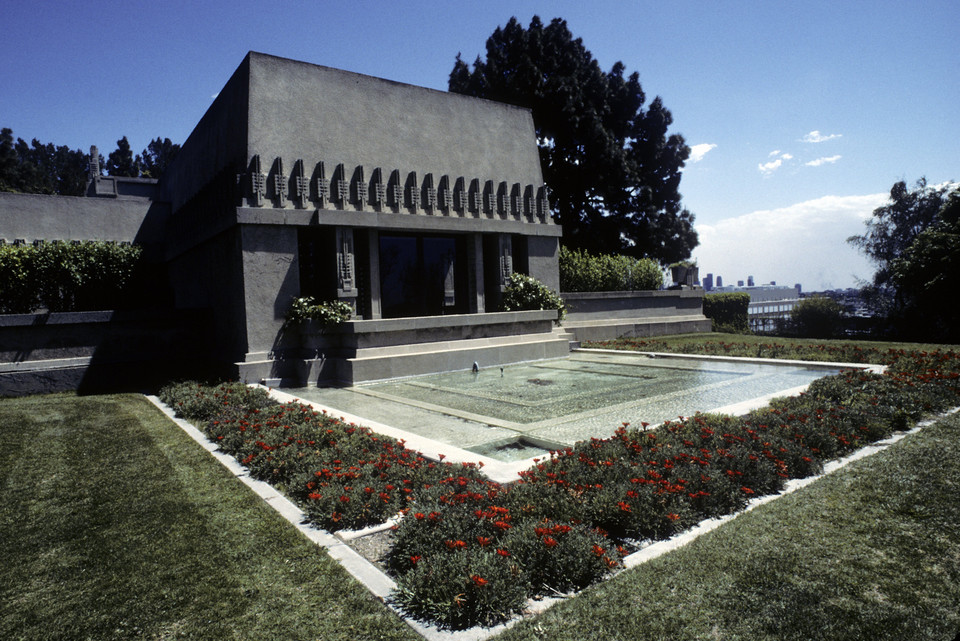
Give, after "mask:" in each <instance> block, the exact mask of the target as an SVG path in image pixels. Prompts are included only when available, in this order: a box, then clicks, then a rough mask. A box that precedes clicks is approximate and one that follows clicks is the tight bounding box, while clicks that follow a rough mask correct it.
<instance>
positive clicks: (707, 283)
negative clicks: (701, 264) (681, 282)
mask: <svg viewBox="0 0 960 641" xmlns="http://www.w3.org/2000/svg"><path fill="white" fill-rule="evenodd" d="M703 289H704V291H708V292H709V291H710V290H712V289H713V274H707V275H706V277H705V278H704V279H703Z"/></svg>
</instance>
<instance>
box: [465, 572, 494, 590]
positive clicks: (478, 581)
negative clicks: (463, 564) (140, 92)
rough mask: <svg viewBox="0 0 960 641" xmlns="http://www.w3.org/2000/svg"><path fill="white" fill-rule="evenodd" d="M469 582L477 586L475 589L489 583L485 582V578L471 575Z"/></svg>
mask: <svg viewBox="0 0 960 641" xmlns="http://www.w3.org/2000/svg"><path fill="white" fill-rule="evenodd" d="M470 580H471V581H473V582H474V583H475V584H476V585H477V587H480V588H482V587H483V586H485V585H486V584H487V583H489V581H487V580H486V579H485V578H483V577H482V576H479V575H476V574H471V575H470Z"/></svg>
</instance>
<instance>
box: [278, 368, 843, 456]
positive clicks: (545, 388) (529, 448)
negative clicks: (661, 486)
mask: <svg viewBox="0 0 960 641" xmlns="http://www.w3.org/2000/svg"><path fill="white" fill-rule="evenodd" d="M836 371H838V367H837V366H836V365H826V366H820V365H816V366H811V365H802V364H792V365H782V364H770V363H769V361H768V362H766V363H756V362H744V361H742V360H736V359H705V358H668V357H662V356H659V355H656V356H650V355H643V354H637V353H627V352H611V351H603V350H577V351H575V352H573V353H571V355H570V356H569V357H568V358H563V359H556V360H549V361H540V362H535V363H525V364H518V365H510V366H506V367H504V368H502V369H501V368H500V367H490V368H483V367H481V368H480V371H478V372H472V371H463V372H452V373H446V374H439V375H432V376H421V377H416V378H410V379H401V380H395V381H385V382H379V383H371V384H365V385H362V386H356V387H348V388H322V387H321V388H318V387H303V388H291V389H284V390H282V391H283V392H286V393H287V394H290V395H292V396H295V397H297V398H300V399H303V400H304V401H308V402H311V403H313V404H315V405H317V406H320V407H325V408H329V410H330V411H331V413H336V412H342V413H347V414H350V415H352V417H354V418H356V419H358V420H357V422H358V423H363V422H365V421H366V422H376V423H379V424H383V425H388V426H391V427H393V428H396V429H398V430H402V431H403V432H407V433H409V434H414V435H417V436H419V437H422V438H425V439H429V440H432V441H437V442H439V443H445V444H449V445H452V446H455V447H458V448H461V449H465V450H468V451H470V452H474V453H476V454H479V455H482V456H484V457H490V458H492V459H495V460H499V461H504V462H510V461H522V460H527V459H529V458H531V457H535V456H540V455H544V454H545V453H546V452H548V451H549V450H553V449H561V448H563V447H566V446H570V445H573V444H574V443H576V442H577V441H582V440H585V439H589V438H591V437H597V438H602V437H607V436H609V435H610V434H612V433H613V431H614V430H615V429H616V428H617V427H619V426H620V425H621V424H622V423H625V422H626V423H630V424H632V425H635V426H639V425H641V423H649V424H651V425H654V424H658V423H661V422H663V421H665V420H670V419H675V418H677V417H679V416H689V415H692V414H694V413H695V412H697V411H702V412H708V411H723V412H726V413H736V411H735V410H737V409H740V410H744V411H745V409H749V408H750V407H751V406H761V405H765V404H766V403H767V402H768V401H769V399H770V398H771V397H773V396H781V395H788V394H795V393H798V391H799V390H801V389H803V388H804V387H805V386H807V385H808V384H809V383H810V382H812V381H813V380H815V379H817V378H820V377H822V376H826V375H828V374H832V373H835V372H836ZM744 404H746V405H744Z"/></svg>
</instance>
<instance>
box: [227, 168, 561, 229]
mask: <svg viewBox="0 0 960 641" xmlns="http://www.w3.org/2000/svg"><path fill="white" fill-rule="evenodd" d="M237 181H238V184H239V185H245V186H246V189H244V190H243V196H244V197H245V199H246V201H247V203H248V206H256V207H263V206H264V205H265V203H264V201H265V200H268V199H269V200H271V201H272V206H273V207H277V208H283V207H284V206H285V204H286V202H287V200H288V199H289V200H292V201H293V202H294V204H295V206H296V207H297V208H298V209H305V208H308V207H310V206H311V204H313V205H315V206H316V207H317V208H318V209H326V208H329V206H330V205H332V206H333V207H334V208H336V209H341V210H346V209H348V208H351V207H352V209H354V210H356V211H370V210H371V209H372V210H375V211H393V212H395V213H410V214H415V215H416V214H431V215H438V214H442V215H446V216H459V217H473V218H491V219H495V220H514V221H519V222H528V223H534V224H538V223H551V222H552V218H551V214H550V201H549V198H550V192H549V189H548V188H547V186H546V185H542V186H539V187H536V186H534V185H531V184H527V185H526V186H524V185H523V184H522V183H519V182H510V181H508V180H493V179H481V178H466V177H463V176H459V177H457V178H456V179H455V180H454V181H453V182H452V183H451V179H450V177H449V176H448V175H446V174H443V175H441V176H440V177H439V180H438V179H437V178H436V177H435V175H434V173H433V172H427V173H424V174H423V176H422V179H421V177H420V174H419V173H418V172H417V171H410V172H406V173H405V174H401V172H400V170H399V169H393V170H391V172H390V174H389V178H388V177H386V176H385V174H384V171H383V169H381V168H380V167H377V168H375V169H374V170H373V172H372V175H371V177H370V179H369V180H368V179H367V174H366V170H365V168H364V166H363V165H356V166H355V168H354V169H353V171H352V172H351V173H350V174H349V175H348V174H347V170H346V166H345V164H344V163H337V164H336V165H335V169H334V170H333V175H332V176H330V177H328V176H327V173H326V164H325V161H319V162H317V163H316V164H315V165H314V169H313V172H312V175H311V176H310V177H309V178H308V176H307V165H306V163H305V162H304V160H303V159H302V158H298V159H297V160H296V161H294V165H293V171H292V174H291V175H289V176H288V175H287V174H286V173H285V171H284V166H283V159H282V158H281V157H279V156H278V157H276V158H275V159H274V161H273V164H272V165H271V167H270V171H269V173H266V174H265V173H264V172H263V170H262V167H261V159H260V155H259V154H254V155H253V156H252V157H251V159H250V165H249V168H248V171H247V173H246V174H238V175H237Z"/></svg>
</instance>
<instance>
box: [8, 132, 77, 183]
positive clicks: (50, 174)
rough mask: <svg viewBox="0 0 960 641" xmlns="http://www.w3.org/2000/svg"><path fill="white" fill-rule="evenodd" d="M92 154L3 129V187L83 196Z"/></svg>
mask: <svg viewBox="0 0 960 641" xmlns="http://www.w3.org/2000/svg"><path fill="white" fill-rule="evenodd" d="M89 161H90V155H89V154H85V153H83V152H82V151H80V150H79V149H76V150H71V149H70V148H69V147H67V146H65V145H61V146H59V147H55V146H54V145H53V143H46V144H44V143H42V142H40V141H39V140H37V139H36V138H34V139H33V141H32V142H31V143H30V144H27V143H26V141H24V140H23V138H17V140H16V142H14V139H13V130H12V129H9V128H7V127H4V128H3V129H0V191H14V192H21V193H29V194H59V195H61V196H80V195H82V194H83V192H84V189H85V188H86V184H87V166H88V164H89Z"/></svg>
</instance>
